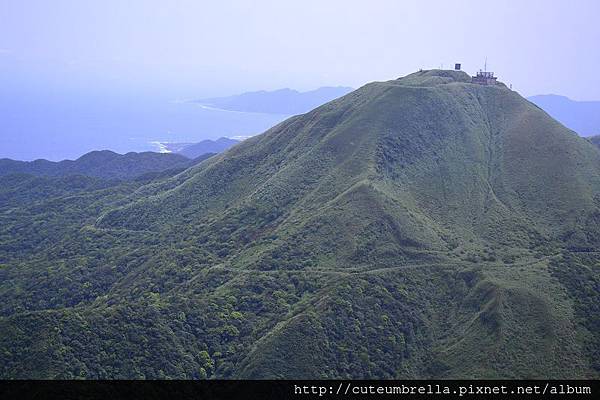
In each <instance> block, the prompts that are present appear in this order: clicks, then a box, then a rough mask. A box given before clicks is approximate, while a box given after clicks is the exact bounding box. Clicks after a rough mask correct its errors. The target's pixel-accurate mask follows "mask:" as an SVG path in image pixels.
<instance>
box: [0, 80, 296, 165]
mask: <svg viewBox="0 0 600 400" xmlns="http://www.w3.org/2000/svg"><path fill="white" fill-rule="evenodd" d="M286 118H288V116H287V115H280V114H262V113H250V112H237V111H226V110H220V109H215V108H209V107H204V106H201V105H200V104H198V103H195V102H194V101H192V100H190V99H181V98H174V97H172V96H159V95H141V94H136V93H128V94H122V93H121V94H118V95H117V94H106V93H103V94H98V93H96V94H89V93H83V94H78V93H73V92H72V91H71V92H66V91H65V92H61V91H54V92H52V93H48V92H44V93H39V92H35V91H29V92H27V93H15V92H13V93H9V92H6V91H0V158H11V159H14V160H24V161H30V160H35V159H40V158H44V159H48V160H52V161H59V160H64V159H76V158H78V157H80V156H81V155H83V154H85V153H87V152H89V151H92V150H104V149H107V150H112V151H115V152H117V153H121V154H123V153H127V152H130V151H135V152H140V151H157V152H167V151H169V150H168V149H169V148H170V147H169V146H166V144H169V143H196V142H199V141H202V140H205V139H218V138H220V137H230V138H238V139H240V138H245V137H249V136H253V135H256V134H259V133H262V132H264V131H265V130H267V129H268V128H270V127H272V126H274V125H276V124H277V123H279V122H281V121H283V120H284V119H286ZM172 147H173V146H171V148H172Z"/></svg>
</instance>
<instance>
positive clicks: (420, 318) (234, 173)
mask: <svg viewBox="0 0 600 400" xmlns="http://www.w3.org/2000/svg"><path fill="white" fill-rule="evenodd" d="M11 179H17V178H15V177H13V178H11ZM47 182H48V181H45V180H40V181H32V180H31V178H29V180H25V181H24V182H23V183H19V182H17V181H15V182H13V183H12V185H13V186H16V185H20V186H19V187H20V189H18V190H13V191H10V190H9V191H4V192H2V196H3V198H2V202H1V203H0V204H1V207H0V264H1V267H0V299H1V300H2V301H1V302H0V315H2V317H1V318H0V368H1V369H0V375H1V376H2V377H4V378H23V377H32V378H126V377H129V378H161V377H170V378H207V377H208V378H215V377H216V378H232V377H241V378H272V377H274V378H309V377H310V378H333V377H355V378H366V377H370V378H393V377H395V378H411V377H419V378H429V377H434V378H517V377H518V378H575V377H578V378H583V377H596V378H598V377H599V376H600V365H599V364H598V354H599V349H600V336H599V334H600V333H599V331H600V327H599V325H598V317H597V316H598V311H599V310H598V307H599V306H600V299H599V297H598V293H599V289H600V288H599V286H598V285H599V283H600V253H598V252H597V251H598V247H599V245H600V152H598V150H597V149H596V148H595V147H594V146H593V145H592V144H591V143H590V142H588V141H587V140H585V139H582V138H579V137H577V136H576V135H574V134H573V133H572V132H571V131H569V130H567V129H566V128H564V127H563V126H562V125H560V124H559V123H558V122H556V121H554V120H553V119H551V118H550V117H549V116H548V115H547V114H546V113H544V112H543V111H542V110H540V109H539V108H538V107H536V106H535V105H533V104H531V103H529V102H527V101H526V100H524V99H523V98H522V97H520V96H519V95H518V94H517V93H515V92H512V91H510V90H508V89H507V88H506V87H504V86H503V85H498V86H496V87H489V86H479V85H472V84H470V83H469V77H468V76H467V75H466V74H464V73H462V72H454V71H424V72H420V73H416V74H412V75H409V76H407V77H404V78H401V79H399V80H395V81H390V82H377V83H372V84H369V85H366V86H364V87H362V88H361V89H359V90H356V91H354V92H352V93H350V94H348V95H346V96H344V97H342V98H340V99H337V100H335V101H332V102H330V103H328V104H325V105H323V106H321V107H319V108H317V109H315V110H313V111H311V112H309V113H307V114H305V115H301V116H297V117H293V118H290V119H288V120H287V121H285V122H283V123H281V124H280V125H278V126H276V127H274V128H272V129H271V130H269V131H267V132H266V133H265V134H263V135H260V136H257V137H254V138H252V139H249V140H246V141H244V142H242V143H241V144H240V145H237V146H235V147H233V148H232V149H230V150H228V151H227V152H225V153H223V154H220V155H217V156H214V157H211V158H209V159H208V160H205V161H203V162H202V163H200V164H198V165H196V166H194V167H192V168H189V169H187V170H185V171H184V172H182V173H180V174H177V175H174V176H172V177H163V178H157V179H154V180H151V181H145V182H142V181H139V180H138V181H135V180H134V181H129V182H124V183H120V184H115V185H112V186H106V185H105V183H103V182H101V181H100V182H98V181H95V180H93V179H81V180H80V181H79V182H72V183H70V182H64V181H60V180H58V181H53V182H56V183H52V184H49V183H47Z"/></svg>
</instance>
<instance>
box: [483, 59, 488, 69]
mask: <svg viewBox="0 0 600 400" xmlns="http://www.w3.org/2000/svg"><path fill="white" fill-rule="evenodd" d="M483 70H484V71H487V56H485V64H484V65H483Z"/></svg>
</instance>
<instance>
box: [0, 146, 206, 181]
mask: <svg viewBox="0 0 600 400" xmlns="http://www.w3.org/2000/svg"><path fill="white" fill-rule="evenodd" d="M206 153H211V152H210V151H207V152H205V153H203V154H202V156H203V157H201V158H200V159H197V157H185V156H183V155H181V154H170V153H153V152H150V151H148V152H143V153H133V152H131V153H127V154H117V153H115V152H112V151H110V150H101V151H92V152H90V153H87V154H84V155H83V156H81V157H79V158H78V159H77V160H74V161H73V160H64V161H60V162H53V161H48V160H35V161H15V160H10V159H7V158H3V159H0V175H11V174H29V175H35V176H48V177H62V176H70V175H84V176H89V177H95V178H105V179H131V178H135V177H139V176H141V175H144V174H148V173H157V172H163V171H167V170H178V169H180V170H183V169H185V168H188V167H190V166H192V165H194V164H196V163H198V162H200V161H202V160H203V159H205V158H208V157H209V156H210V155H212V154H206Z"/></svg>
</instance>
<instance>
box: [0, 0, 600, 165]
mask: <svg viewBox="0 0 600 400" xmlns="http://www.w3.org/2000/svg"><path fill="white" fill-rule="evenodd" d="M433 10H435V12H433ZM598 15H600V3H598V2H597V1H595V0H581V1H576V2H560V4H558V3H557V2H547V1H520V2H488V3H485V2H480V1H465V0H457V1H452V2H447V1H433V2H426V3H424V2H421V1H401V2H400V1H371V2H358V1H357V2H348V1H327V2H321V1H307V0H303V1H296V2H289V1H285V2H279V1H253V2H246V1H231V2H198V1H177V2H164V1H158V0H144V1H128V2H123V1H117V0H107V1H103V2H87V1H81V2H74V1H61V0H59V1H53V2H47V1H28V0H23V1H2V2H0V87H1V88H2V89H1V91H0V117H1V118H0V135H1V140H0V149H1V150H0V157H13V158H19V159H31V158H36V157H46V158H50V159H60V158H64V157H74V156H77V155H79V154H81V152H82V151H84V150H86V149H91V148H94V147H97V146H101V147H111V148H113V149H115V150H118V151H126V150H129V149H130V150H144V149H148V146H149V145H148V142H149V141H151V140H187V141H189V140H201V139H204V138H217V137H220V136H227V135H230V136H232V135H236V134H239V135H243V134H248V133H258V132H260V131H262V130H264V129H266V128H267V127H268V126H270V125H272V124H273V123H275V122H276V121H279V120H280V119H281V118H282V117H281V116H278V117H273V116H264V115H251V116H247V117H241V116H239V115H238V116H232V115H216V116H215V115H208V114H206V110H204V111H198V112H196V111H197V110H193V111H191V110H190V109H185V110H184V109H183V108H181V107H175V106H174V105H173V104H174V103H172V101H173V100H176V99H182V98H183V99H187V98H206V97H214V96H225V95H231V94H236V93H241V92H245V91H251V90H262V89H264V90H273V89H279V88H285V87H291V88H294V89H299V90H310V89H314V88H317V87H320V86H336V85H341V86H351V87H359V86H361V85H363V84H364V83H366V82H369V81H373V80H387V79H392V78H396V77H398V76H402V75H405V74H407V73H410V72H412V71H415V70H417V69H419V68H438V67H440V66H444V67H445V68H449V67H450V66H451V65H453V63H454V62H461V63H462V64H463V67H464V69H465V70H467V71H468V72H474V71H476V70H478V69H479V68H482V67H483V63H484V60H485V58H486V57H487V58H488V67H489V69H491V70H493V71H495V72H496V73H497V74H498V75H499V77H500V79H501V80H503V81H505V82H506V83H509V84H512V85H513V88H514V89H516V90H518V91H519V92H520V93H521V94H523V95H525V96H530V95H536V94H546V93H556V94H560V95H564V96H568V97H570V98H572V99H575V100H597V99H600V75H599V74H598V73H597V66H598V64H599V63H598V62H599V61H600V55H599V53H598V52H597V51H594V50H595V49H596V48H597V46H598V40H599V39H600V27H599V25H598V23H597V21H596V19H597V16H598ZM423 21H428V24H427V25H423ZM557 26H560V28H561V29H557ZM242 33H243V34H242ZM231 118H234V119H236V120H235V121H232V120H231ZM176 119H177V121H175V120H176ZM182 121H183V122H182ZM211 121H212V122H211ZM215 121H217V122H215ZM188 122H189V123H190V124H191V125H190V124H187V123H188ZM213 122H214V124H213ZM223 126H224V127H225V128H222V127H223ZM131 138H139V143H137V142H136V144H135V145H131V146H130V144H131V143H130V142H132V141H134V142H135V141H136V140H137V139H131ZM79 144H81V146H79ZM144 146H146V147H144Z"/></svg>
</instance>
